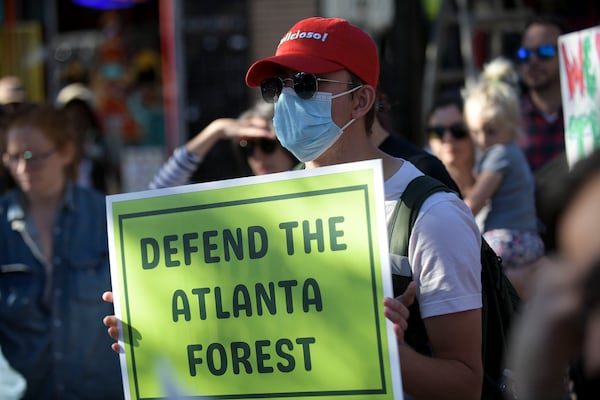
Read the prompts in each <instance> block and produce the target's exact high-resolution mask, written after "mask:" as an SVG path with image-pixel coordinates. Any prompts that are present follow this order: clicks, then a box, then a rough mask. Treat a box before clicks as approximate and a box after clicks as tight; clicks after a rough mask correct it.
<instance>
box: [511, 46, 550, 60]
mask: <svg viewBox="0 0 600 400" xmlns="http://www.w3.org/2000/svg"><path fill="white" fill-rule="evenodd" d="M556 50H557V49H556V46H555V45H553V44H543V45H541V46H540V47H537V48H535V49H528V48H525V47H521V48H519V50H517V59H518V60H519V62H526V61H529V59H530V58H531V56H532V54H533V53H535V55H536V56H537V58H539V59H540V60H548V59H550V58H552V57H554V56H555V55H556Z"/></svg>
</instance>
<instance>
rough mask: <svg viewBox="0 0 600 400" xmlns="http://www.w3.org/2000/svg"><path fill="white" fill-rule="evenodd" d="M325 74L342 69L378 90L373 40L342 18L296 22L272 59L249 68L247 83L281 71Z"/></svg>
mask: <svg viewBox="0 0 600 400" xmlns="http://www.w3.org/2000/svg"><path fill="white" fill-rule="evenodd" d="M282 67H283V68H289V69H292V70H294V71H299V72H306V73H311V74H326V73H329V72H334V71H339V70H342V69H345V70H348V71H350V72H352V73H353V74H354V75H356V76H358V77H359V78H360V79H361V80H363V81H364V82H366V83H368V84H369V85H371V86H373V87H377V82H378V79H379V57H378V55H377V46H376V45H375V42H373V39H371V37H370V36H369V35H368V34H367V33H366V32H364V31H363V30H362V29H360V28H358V27H357V26H354V25H352V24H351V23H349V22H348V21H346V20H344V19H341V18H321V17H312V18H307V19H303V20H301V21H299V22H297V23H296V24H295V25H294V26H292V28H290V30H289V32H287V33H286V34H285V35H283V37H282V38H281V41H280V42H279V45H278V46H277V51H276V52H275V55H274V56H272V57H267V58H263V59H262V60H258V61H256V62H255V63H254V64H252V65H251V66H250V68H249V69H248V72H247V74H246V84H247V85H248V86H250V87H257V86H260V82H261V81H262V80H263V79H265V78H269V77H273V76H276V75H277V74H279V73H281V69H282Z"/></svg>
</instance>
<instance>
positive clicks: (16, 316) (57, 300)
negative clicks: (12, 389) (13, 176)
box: [0, 183, 123, 399]
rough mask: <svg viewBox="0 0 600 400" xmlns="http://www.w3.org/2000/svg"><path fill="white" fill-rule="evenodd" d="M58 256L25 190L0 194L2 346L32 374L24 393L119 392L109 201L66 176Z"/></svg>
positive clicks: (83, 395) (105, 395)
mask: <svg viewBox="0 0 600 400" xmlns="http://www.w3.org/2000/svg"><path fill="white" fill-rule="evenodd" d="M52 254H53V256H52V260H46V259H45V258H44V256H43V254H42V252H41V251H40V249H39V247H38V245H37V243H36V233H35V229H33V225H32V224H31V221H30V219H29V218H28V216H27V207H26V203H25V201H24V196H23V194H22V193H21V192H19V191H18V190H17V191H13V192H11V193H8V194H6V195H4V196H3V197H0V346H1V347H2V350H3V352H4V355H5V356H6V359H7V360H8V362H9V363H10V365H11V366H12V367H13V368H14V369H16V370H17V371H19V372H20V373H21V374H22V375H23V376H24V377H25V379H26V380H27V392H26V394H25V398H26V399H42V398H43V399H121V398H123V391H122V383H121V373H120V366H119V357H118V355H117V354H115V353H114V352H113V351H112V350H111V348H110V345H111V343H112V339H110V337H109V336H108V334H107V332H106V329H105V327H104V326H103V325H102V318H103V317H104V316H105V315H108V314H113V313H114V312H113V309H112V307H111V306H110V305H109V304H106V303H104V302H103V301H102V299H101V295H102V292H104V291H105V290H110V288H111V284H110V268H109V262H108V242H107V231H106V206H105V201H104V196H103V195H101V194H100V193H97V192H94V191H91V190H89V189H84V188H81V187H78V186H75V185H73V184H71V183H69V184H67V188H66V191H65V197H64V202H63V205H62V207H60V210H59V211H58V212H57V215H56V217H55V220H54V225H53V249H52Z"/></svg>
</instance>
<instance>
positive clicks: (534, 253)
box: [464, 58, 544, 298]
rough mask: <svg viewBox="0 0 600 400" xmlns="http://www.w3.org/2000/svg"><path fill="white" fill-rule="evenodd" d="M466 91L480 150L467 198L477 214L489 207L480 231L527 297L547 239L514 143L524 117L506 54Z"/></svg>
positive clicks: (472, 129)
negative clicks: (529, 284) (543, 237)
mask: <svg viewBox="0 0 600 400" xmlns="http://www.w3.org/2000/svg"><path fill="white" fill-rule="evenodd" d="M464 94H465V106H464V116H465V121H466V123H467V126H468V128H469V131H470V134H471V137H472V139H473V142H474V143H475V145H476V146H477V148H478V150H479V152H480V154H479V157H478V160H477V163H476V176H475V182H474V185H473V187H472V188H471V190H470V191H469V193H468V194H467V195H466V196H464V199H465V202H466V203H467V205H468V206H469V208H471V211H472V212H473V214H475V215H477V213H479V212H480V211H481V210H482V208H484V207H485V206H486V205H487V206H488V207H489V210H488V212H487V214H486V215H485V218H484V219H483V220H482V223H483V224H482V225H481V226H480V229H481V232H482V233H483V236H484V238H485V239H486V240H487V242H488V243H489V244H490V246H491V247H492V248H493V249H494V251H495V252H496V254H497V255H498V256H499V257H500V258H502V265H503V266H504V269H505V271H506V274H507V276H508V277H509V279H511V281H512V283H513V285H514V286H515V288H516V289H517V290H518V291H519V294H520V295H521V296H522V297H524V298H525V297H526V296H525V293H526V292H525V290H526V288H527V286H528V282H527V279H528V276H529V273H530V272H531V271H532V270H533V269H534V268H535V267H534V262H535V261H537V260H539V259H540V258H541V257H542V256H543V255H544V244H543V242H542V239H541V237H540V235H539V233H538V222H537V217H536V208H535V198H534V181H533V174H532V172H531V169H530V168H529V165H528V163H527V160H526V158H525V155H524V154H523V151H522V150H521V149H520V148H519V147H518V145H517V143H516V139H517V136H518V133H519V130H520V117H521V115H520V111H519V93H518V89H517V74H516V71H515V70H514V68H513V66H512V64H511V63H510V62H509V61H508V60H506V59H504V58H497V59H495V60H493V61H492V62H490V63H489V64H487V65H486V66H485V68H484V71H483V73H482V74H481V77H480V79H479V81H478V82H477V83H475V84H474V85H471V86H467V87H466V89H465V93H464ZM478 222H479V221H478Z"/></svg>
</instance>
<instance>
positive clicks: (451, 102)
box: [425, 92, 475, 196]
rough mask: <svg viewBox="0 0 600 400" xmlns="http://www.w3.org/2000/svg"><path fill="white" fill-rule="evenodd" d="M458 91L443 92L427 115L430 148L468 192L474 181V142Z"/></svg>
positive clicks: (461, 187)
mask: <svg viewBox="0 0 600 400" xmlns="http://www.w3.org/2000/svg"><path fill="white" fill-rule="evenodd" d="M462 108H463V102H462V98H461V96H460V93H458V92H445V93H443V94H442V95H440V96H439V97H438V98H437V99H436V101H435V102H434V104H433V106H432V107H431V111H430V112H429V114H428V117H427V127H426V128H425V130H426V133H427V139H428V144H429V148H430V149H431V152H432V153H433V154H434V155H435V156H436V157H437V158H439V159H440V160H441V161H442V163H443V164H444V166H445V167H446V169H447V170H448V173H449V174H450V176H451V177H452V180H454V182H455V183H456V185H457V186H458V188H459V189H460V193H461V195H463V196H465V195H467V194H468V193H469V191H470V190H471V187H472V186H473V184H474V183H475V175H474V174H473V168H474V166H475V145H474V144H473V141H472V140H471V137H470V136H469V131H468V130H467V127H466V125H465V121H464V118H463V113H462Z"/></svg>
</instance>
